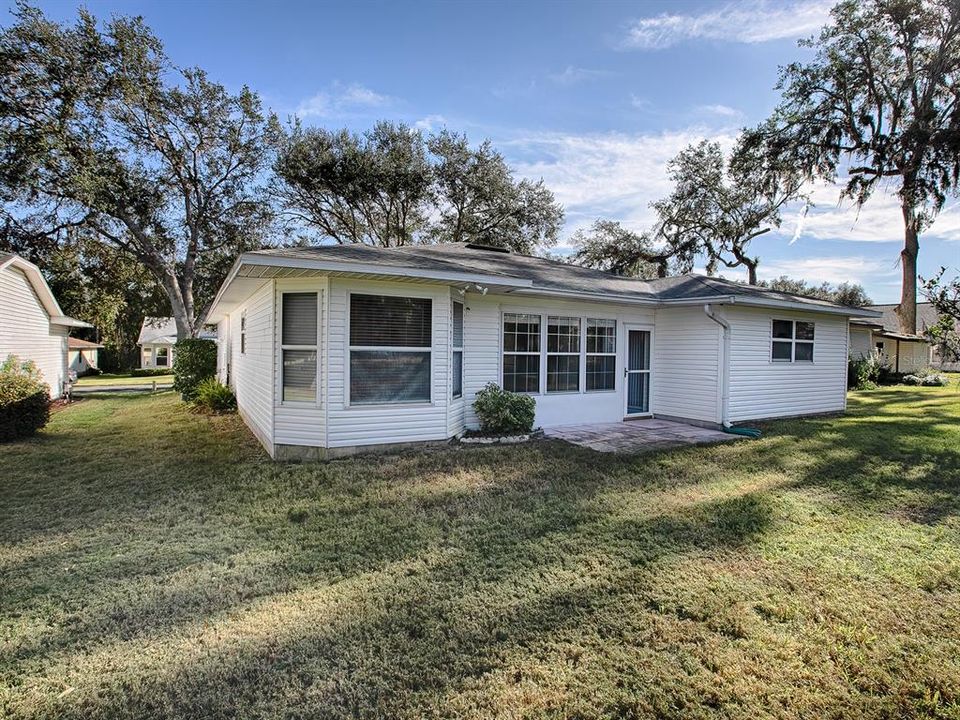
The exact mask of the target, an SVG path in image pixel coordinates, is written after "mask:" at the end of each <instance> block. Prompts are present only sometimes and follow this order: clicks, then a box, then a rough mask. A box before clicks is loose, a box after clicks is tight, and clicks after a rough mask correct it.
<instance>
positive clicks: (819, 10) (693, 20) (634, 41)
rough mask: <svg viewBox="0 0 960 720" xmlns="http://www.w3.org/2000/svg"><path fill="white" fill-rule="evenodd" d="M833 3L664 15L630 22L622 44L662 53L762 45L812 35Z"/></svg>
mask: <svg viewBox="0 0 960 720" xmlns="http://www.w3.org/2000/svg"><path fill="white" fill-rule="evenodd" d="M832 5H833V0H788V1H779V2H778V1H777V0H741V1H740V2H733V3H730V4H727V5H724V6H723V7H720V8H718V9H716V10H710V11H707V12H704V13H701V14H699V15H682V14H674V13H663V14H661V15H657V16H655V17H648V18H641V19H639V20H634V21H633V22H631V23H630V26H629V27H628V29H627V36H626V37H625V38H624V39H623V41H622V43H621V45H622V47H625V48H635V49H640V50H662V49H664V48H668V47H671V46H673V45H676V44H678V43H681V42H683V41H685V40H695V39H705V40H726V41H731V42H741V43H759V42H767V41H769V40H780V39H784V38H797V37H802V36H804V35H809V34H811V33H813V32H815V31H816V30H818V29H819V28H820V27H821V26H823V24H824V23H825V22H826V20H827V18H828V16H829V11H830V7H831V6H832Z"/></svg>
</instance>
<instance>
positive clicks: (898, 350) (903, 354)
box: [850, 302, 960, 373]
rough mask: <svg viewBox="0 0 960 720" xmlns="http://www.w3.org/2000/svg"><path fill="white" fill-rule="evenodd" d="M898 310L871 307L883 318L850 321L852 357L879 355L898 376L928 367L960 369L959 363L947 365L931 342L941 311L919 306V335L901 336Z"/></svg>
mask: <svg viewBox="0 0 960 720" xmlns="http://www.w3.org/2000/svg"><path fill="white" fill-rule="evenodd" d="M896 308H897V306H896V305H895V304H892V305H871V306H870V308H869V309H870V310H874V311H876V312H878V313H880V317H879V318H853V319H852V320H851V321H850V356H851V357H853V358H859V357H867V356H868V355H870V354H871V353H877V354H879V356H880V358H881V360H882V361H883V363H884V364H885V365H887V366H888V367H889V368H890V369H891V370H892V371H893V372H897V373H912V372H916V371H917V370H920V369H921V368H927V367H935V368H941V369H943V370H957V369H960V367H958V365H957V363H950V362H945V361H943V360H942V359H941V358H940V355H939V353H938V352H937V348H936V346H935V345H933V344H931V343H930V341H929V340H928V339H927V335H926V333H927V330H929V329H930V328H931V327H933V326H934V325H936V323H937V311H936V308H934V307H933V305H932V304H931V303H927V302H921V303H917V334H915V335H907V334H904V333H901V332H900V322H899V320H898V319H897V315H896Z"/></svg>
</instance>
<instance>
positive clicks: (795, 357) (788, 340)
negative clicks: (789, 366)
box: [770, 320, 816, 362]
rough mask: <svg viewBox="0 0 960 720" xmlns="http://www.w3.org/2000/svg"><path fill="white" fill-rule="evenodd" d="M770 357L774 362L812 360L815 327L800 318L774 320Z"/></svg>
mask: <svg viewBox="0 0 960 720" xmlns="http://www.w3.org/2000/svg"><path fill="white" fill-rule="evenodd" d="M771 334H772V336H773V337H772V338H771V348H770V358H771V359H772V360H773V361H774V362H813V340H814V336H815V334H816V327H815V325H814V323H812V322H803V321H802V320H774V321H773V324H772V328H771Z"/></svg>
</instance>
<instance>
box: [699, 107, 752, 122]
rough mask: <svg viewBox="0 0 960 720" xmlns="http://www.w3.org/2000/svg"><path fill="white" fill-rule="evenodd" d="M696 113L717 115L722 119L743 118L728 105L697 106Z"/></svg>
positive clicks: (741, 114) (740, 113)
mask: <svg viewBox="0 0 960 720" xmlns="http://www.w3.org/2000/svg"><path fill="white" fill-rule="evenodd" d="M696 111H697V112H699V113H703V114H704V115H718V116H720V117H723V118H731V119H732V118H739V117H743V113H742V112H740V111H739V110H737V109H736V108H732V107H730V106H729V105H698V106H697V107H696Z"/></svg>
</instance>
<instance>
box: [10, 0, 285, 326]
mask: <svg viewBox="0 0 960 720" xmlns="http://www.w3.org/2000/svg"><path fill="white" fill-rule="evenodd" d="M14 19H15V22H14V23H13V24H12V25H10V26H9V27H6V28H4V29H3V30H2V31H0V148H2V151H0V201H2V212H3V220H4V226H5V228H6V234H7V235H14V236H16V237H17V238H19V239H20V241H21V242H23V241H27V242H36V243H41V242H55V243H62V242H65V238H66V231H67V230H68V229H71V228H82V229H83V230H86V231H89V232H90V233H91V234H92V236H93V237H94V238H96V240H97V241H98V242H101V243H104V244H105V245H108V246H110V247H112V248H115V249H119V250H121V251H123V252H124V253H126V254H128V255H129V256H130V257H131V258H134V259H135V260H136V261H137V262H138V263H139V264H140V265H142V266H143V267H144V268H145V269H146V270H147V271H148V272H149V273H150V274H151V275H152V277H153V278H154V279H155V280H156V282H157V283H158V284H159V285H160V287H162V288H163V290H164V292H165V294H166V295H167V299H168V301H169V304H170V309H171V313H172V315H173V317H174V318H175V320H176V324H177V333H178V335H179V337H181V338H186V337H191V336H193V335H195V334H196V333H198V332H199V331H200V330H201V328H202V327H203V320H204V315H205V308H204V305H205V303H206V302H208V301H209V300H210V299H211V298H212V294H213V290H214V289H215V288H216V286H217V285H219V282H220V280H221V279H222V277H223V275H224V274H225V271H226V268H227V267H229V263H230V262H231V261H232V259H233V257H235V256H236V254H237V253H238V252H241V251H243V250H246V249H249V248H252V247H256V246H260V245H261V244H262V243H263V242H264V239H265V230H266V228H267V225H268V222H269V220H270V212H269V205H268V203H266V202H265V200H264V198H263V196H262V193H261V192H260V190H261V181H262V177H263V173H264V171H265V170H268V169H269V166H270V162H271V159H272V150H273V149H274V148H275V147H276V146H277V144H278V142H279V139H280V136H281V134H282V131H281V128H280V126H279V123H278V122H277V120H276V118H275V117H273V116H272V115H268V114H264V112H263V111H262V109H261V105H260V100H259V98H258V97H257V96H256V95H255V94H254V93H253V92H251V91H250V90H249V89H247V88H243V89H242V90H241V91H240V92H239V93H237V94H235V95H233V94H230V93H228V92H227V91H226V89H225V88H223V87H222V86H221V85H218V84H216V83H214V82H212V81H211V80H209V79H208V78H207V76H206V74H205V73H204V72H203V71H202V70H199V69H196V68H192V69H181V68H177V67H175V66H173V65H172V64H171V63H170V61H169V60H168V59H167V58H166V56H165V55H164V53H163V48H162V46H161V43H160V41H159V40H158V39H157V38H156V37H155V36H154V35H153V34H152V33H151V32H150V30H149V29H148V28H147V27H146V26H145V25H144V24H143V22H142V20H141V19H139V18H125V17H114V18H113V19H112V20H111V21H110V22H108V23H106V24H105V25H102V26H101V25H99V24H98V23H97V21H96V19H95V18H94V17H93V16H92V15H90V14H89V13H87V12H86V11H81V12H80V14H79V17H78V19H77V21H76V23H75V24H73V25H61V24H59V23H56V22H54V21H51V20H49V19H48V18H46V17H45V16H44V15H43V13H42V12H41V11H39V10H37V9H35V8H32V7H29V6H27V5H19V6H18V8H17V10H16V11H15V12H14Z"/></svg>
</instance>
